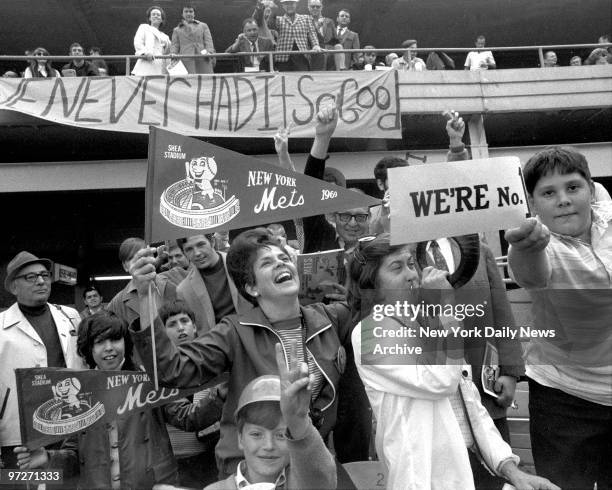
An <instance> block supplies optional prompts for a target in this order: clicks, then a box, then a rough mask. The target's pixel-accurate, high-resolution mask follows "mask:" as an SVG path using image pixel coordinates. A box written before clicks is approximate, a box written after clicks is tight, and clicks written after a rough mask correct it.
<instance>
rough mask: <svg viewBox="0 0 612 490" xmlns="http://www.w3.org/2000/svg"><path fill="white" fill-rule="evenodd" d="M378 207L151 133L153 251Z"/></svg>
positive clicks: (148, 236)
mask: <svg viewBox="0 0 612 490" xmlns="http://www.w3.org/2000/svg"><path fill="white" fill-rule="evenodd" d="M378 203H379V200H378V199H374V198H373V197H370V196H367V195H364V194H359V193H357V192H354V191H350V190H346V189H344V188H343V187H338V186H337V185H335V184H330V183H327V182H325V181H323V180H319V179H315V178H312V177H308V176H305V175H303V174H301V173H297V172H293V171H291V170H288V169H284V168H281V167H276V166H274V165H270V164H268V163H265V162H262V161H260V160H257V159H256V158H252V157H249V156H246V155H242V154H240V153H236V152H234V151H230V150H226V149H225V148H221V147H218V146H215V145H211V144H208V143H203V142H201V141H199V140H197V139H194V138H189V137H187V136H182V135H179V134H175V133H171V132H169V131H164V130H161V129H156V128H151V134H150V136H149V170H148V174H147V189H146V224H145V240H146V241H147V242H148V243H156V242H160V241H163V240H170V239H173V238H183V237H187V236H191V235H197V234H201V233H210V232H214V231H216V230H229V229H236V228H245V227H252V226H257V225H264V224H268V223H279V222H281V221H284V220H288V219H293V218H301V217H304V216H312V215H317V214H324V213H329V212H334V211H337V210H342V209H352V208H357V207H363V206H374V205H376V204H378Z"/></svg>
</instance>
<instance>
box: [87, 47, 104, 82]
mask: <svg viewBox="0 0 612 490" xmlns="http://www.w3.org/2000/svg"><path fill="white" fill-rule="evenodd" d="M101 55H102V50H101V49H100V48H99V47H97V46H92V47H91V48H89V56H95V57H96V58H98V59H95V60H91V63H92V64H93V65H95V66H96V67H97V68H98V73H99V74H100V75H108V65H107V64H106V61H104V59H102V58H101Z"/></svg>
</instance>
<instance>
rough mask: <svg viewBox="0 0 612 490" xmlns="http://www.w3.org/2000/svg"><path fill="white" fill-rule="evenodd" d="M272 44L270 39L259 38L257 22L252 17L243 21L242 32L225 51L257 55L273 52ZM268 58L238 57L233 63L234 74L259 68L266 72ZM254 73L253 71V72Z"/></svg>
mask: <svg viewBox="0 0 612 490" xmlns="http://www.w3.org/2000/svg"><path fill="white" fill-rule="evenodd" d="M273 50H274V42H273V41H272V40H271V39H264V38H261V37H259V27H258V26H257V21H256V20H255V19H253V18H252V17H249V18H248V19H245V20H244V22H243V23H242V32H241V33H240V35H239V36H238V37H237V38H236V40H235V41H234V43H233V44H232V45H231V46H230V47H229V48H227V49H226V50H225V52H226V53H245V52H249V51H250V52H252V53H259V52H261V51H273ZM269 65H270V64H269V63H268V56H266V55H255V54H254V55H253V56H240V57H239V58H238V59H237V60H236V63H235V65H234V66H235V67H236V70H235V71H236V72H240V71H245V67H250V68H253V69H255V68H259V69H260V70H267V67H268V66H269ZM254 71H255V70H254Z"/></svg>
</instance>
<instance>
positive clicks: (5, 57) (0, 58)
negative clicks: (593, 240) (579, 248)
mask: <svg viewBox="0 0 612 490" xmlns="http://www.w3.org/2000/svg"><path fill="white" fill-rule="evenodd" d="M610 47H612V43H607V44H597V43H592V44H554V45H546V46H501V47H484V48H476V47H471V48H418V49H416V50H415V51H417V52H418V53H432V52H436V51H442V52H444V53H447V54H448V53H468V52H470V51H491V52H494V53H495V52H513V51H537V53H538V57H539V60H540V67H541V68H543V67H544V51H552V50H555V49H556V50H567V49H589V48H591V49H595V48H606V49H607V48H610ZM364 51H366V50H364V49H363V48H361V49H328V50H321V51H314V50H309V51H257V52H256V53H254V52H251V51H246V52H240V53H209V54H204V55H202V54H199V55H194V54H188V55H185V54H176V55H175V54H166V55H160V56H155V59H169V60H181V59H208V58H219V59H224V58H229V59H238V58H241V57H252V56H262V55H263V56H266V57H267V59H268V69H269V71H274V56H275V55H285V54H314V55H316V54H324V53H327V54H336V53H363V52H364ZM404 51H406V48H376V49H368V50H367V52H368V53H376V54H377V55H382V54H389V53H396V54H397V53H403V52H404ZM100 59H103V60H111V61H117V60H123V61H124V62H125V73H126V74H129V73H130V69H131V62H132V60H138V59H147V56H146V55H140V56H139V55H134V54H132V55H127V54H119V55H100V56H69V55H66V56H33V55H21V56H13V55H0V62H2V61H31V60H51V61H72V60H86V61H93V60H100Z"/></svg>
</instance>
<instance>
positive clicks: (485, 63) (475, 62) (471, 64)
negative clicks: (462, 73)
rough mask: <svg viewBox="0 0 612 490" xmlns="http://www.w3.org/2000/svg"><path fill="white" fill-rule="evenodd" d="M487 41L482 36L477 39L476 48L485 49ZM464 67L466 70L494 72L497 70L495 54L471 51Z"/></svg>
mask: <svg viewBox="0 0 612 490" xmlns="http://www.w3.org/2000/svg"><path fill="white" fill-rule="evenodd" d="M485 42H486V39H485V37H484V36H483V35H482V34H481V35H480V36H478V37H477V38H476V47H477V48H484V47H485ZM464 67H465V69H466V70H471V71H476V70H492V69H495V68H497V65H496V64H495V60H494V59H493V53H492V52H491V51H470V52H469V53H468V55H467V58H466V59H465V64H464Z"/></svg>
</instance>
